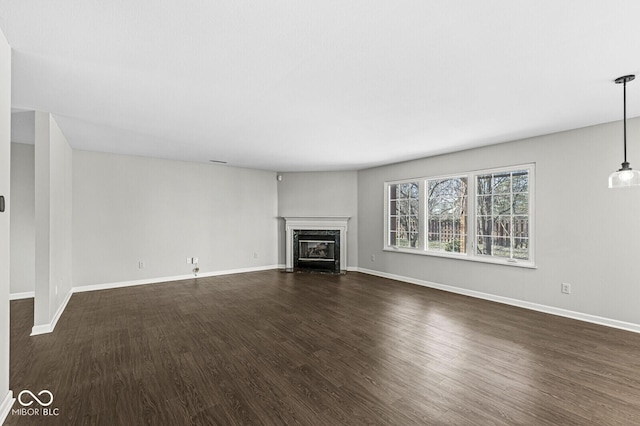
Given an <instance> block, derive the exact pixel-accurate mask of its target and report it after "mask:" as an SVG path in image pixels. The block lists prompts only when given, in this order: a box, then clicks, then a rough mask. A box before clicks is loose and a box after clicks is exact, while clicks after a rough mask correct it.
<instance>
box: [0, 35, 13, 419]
mask: <svg viewBox="0 0 640 426" xmlns="http://www.w3.org/2000/svg"><path fill="white" fill-rule="evenodd" d="M10 169H11V48H10V47H9V43H7V40H6V39H5V37H4V34H3V33H2V31H0V195H4V197H5V198H6V200H7V204H6V206H7V210H5V212H4V213H0V422H2V421H3V420H4V418H3V416H4V415H5V414H6V413H4V412H3V411H5V410H7V412H8V410H9V408H10V406H9V404H10V403H12V400H11V395H12V394H11V392H10V391H9V268H10V260H9V258H10V256H9V252H10V242H9V241H10V238H9V236H10V211H11V198H10V197H9V196H10V190H11V184H10V181H11V173H10Z"/></svg>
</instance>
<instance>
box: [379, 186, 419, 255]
mask: <svg viewBox="0 0 640 426" xmlns="http://www.w3.org/2000/svg"><path fill="white" fill-rule="evenodd" d="M414 182H416V183H418V240H419V244H418V246H417V247H398V246H394V245H391V244H389V242H390V241H389V236H390V233H391V227H390V223H389V221H390V219H391V212H390V211H389V210H390V208H389V204H390V202H391V193H390V188H391V186H393V185H400V184H403V183H414ZM424 194H425V189H424V179H423V178H418V179H402V180H396V181H391V182H385V183H384V248H385V249H386V250H393V251H404V252H408V253H415V252H418V251H419V250H424V241H423V240H424V237H423V236H424V218H423V216H424V211H423V210H424V209H423V208H422V200H423V198H424Z"/></svg>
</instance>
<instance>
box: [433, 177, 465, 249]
mask: <svg viewBox="0 0 640 426" xmlns="http://www.w3.org/2000/svg"><path fill="white" fill-rule="evenodd" d="M427 191H428V195H427V224H428V231H427V232H428V234H427V241H428V244H427V250H432V251H447V252H455V253H466V251H467V178H466V177H453V178H446V179H434V180H427Z"/></svg>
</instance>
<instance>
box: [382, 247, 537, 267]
mask: <svg viewBox="0 0 640 426" xmlns="http://www.w3.org/2000/svg"><path fill="white" fill-rule="evenodd" d="M382 251H387V252H392V253H406V254H417V255H419V256H431V257H443V258H446V259H456V260H464V261H467V262H479V263H490V264H493V265H503V266H513V267H516V268H527V269H537V268H538V267H537V266H536V264H535V263H533V262H530V261H524V260H521V261H514V260H510V259H504V258H490V257H483V256H469V255H467V254H464V253H462V254H458V253H439V252H432V251H426V250H422V249H410V248H401V247H384V248H383V249H382Z"/></svg>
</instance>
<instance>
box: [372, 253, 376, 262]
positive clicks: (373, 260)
mask: <svg viewBox="0 0 640 426" xmlns="http://www.w3.org/2000/svg"><path fill="white" fill-rule="evenodd" d="M371 261H372V262H375V261H376V255H375V254H372V255H371Z"/></svg>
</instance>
